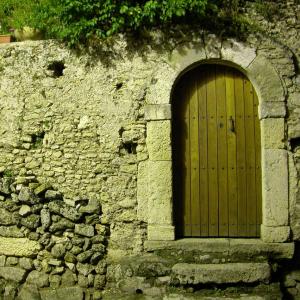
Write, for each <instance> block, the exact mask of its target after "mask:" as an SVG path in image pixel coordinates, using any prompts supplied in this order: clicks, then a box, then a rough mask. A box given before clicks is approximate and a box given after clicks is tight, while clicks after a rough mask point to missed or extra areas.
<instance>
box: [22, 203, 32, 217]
mask: <svg viewBox="0 0 300 300" xmlns="http://www.w3.org/2000/svg"><path fill="white" fill-rule="evenodd" d="M30 213H31V208H30V206H29V205H26V204H24V205H22V206H21V207H20V210H19V215H20V216H22V217H26V216H28V215H29V214H30Z"/></svg>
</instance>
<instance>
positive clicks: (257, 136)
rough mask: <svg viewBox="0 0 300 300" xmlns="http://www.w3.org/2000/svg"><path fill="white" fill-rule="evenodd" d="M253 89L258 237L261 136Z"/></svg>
mask: <svg viewBox="0 0 300 300" xmlns="http://www.w3.org/2000/svg"><path fill="white" fill-rule="evenodd" d="M252 89H253V95H254V117H255V119H254V123H255V181H256V236H257V237H259V236H260V226H261V223H262V188H261V135H260V122H259V119H258V98H257V94H256V92H255V90H254V88H253V87H252Z"/></svg>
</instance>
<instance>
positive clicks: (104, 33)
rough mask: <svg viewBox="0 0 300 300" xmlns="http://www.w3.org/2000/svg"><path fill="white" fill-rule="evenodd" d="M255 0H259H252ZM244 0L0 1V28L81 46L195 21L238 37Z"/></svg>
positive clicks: (244, 29)
mask: <svg viewBox="0 0 300 300" xmlns="http://www.w3.org/2000/svg"><path fill="white" fill-rule="evenodd" d="M255 1H258V0H255ZM244 2H245V0H160V1H158V0H123V1H120V0H1V1H0V25H1V29H0V30H1V31H2V32H5V31H8V30H9V29H10V28H22V27H23V26H30V27H34V28H37V29H40V30H42V31H43V32H44V34H45V37H50V38H59V39H62V40H64V41H66V42H67V43H68V44H69V45H76V44H78V43H81V44H82V43H83V44H85V43H86V42H87V41H88V40H90V39H94V38H106V37H109V36H112V35H114V34H116V33H121V32H133V33H135V32H139V31H142V30H145V29H151V28H160V29H163V30H168V28H170V27H172V26H173V25H174V24H196V25H197V26H198V27H199V26H200V27H201V28H204V29H209V30H213V31H217V32H218V33H221V34H226V35H234V36H239V37H242V36H243V35H244V34H246V33H247V31H248V29H249V24H248V22H247V20H246V19H245V18H244V17H243V15H242V13H241V11H240V9H241V7H243V4H244Z"/></svg>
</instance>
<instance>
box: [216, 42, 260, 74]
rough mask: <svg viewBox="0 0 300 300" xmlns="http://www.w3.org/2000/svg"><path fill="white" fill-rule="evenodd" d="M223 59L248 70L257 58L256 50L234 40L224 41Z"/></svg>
mask: <svg viewBox="0 0 300 300" xmlns="http://www.w3.org/2000/svg"><path fill="white" fill-rule="evenodd" d="M221 56H222V59H224V60H228V61H231V62H234V63H236V64H237V65H239V66H241V67H242V68H247V67H248V66H249V65H250V63H251V62H252V61H253V60H254V59H255V57H256V49H255V48H250V47H248V46H247V45H245V44H244V43H240V42H237V41H235V40H233V39H228V40H226V41H223V43H222V48H221Z"/></svg>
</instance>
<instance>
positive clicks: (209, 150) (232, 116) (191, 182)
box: [172, 65, 262, 237]
mask: <svg viewBox="0 0 300 300" xmlns="http://www.w3.org/2000/svg"><path fill="white" fill-rule="evenodd" d="M172 100H173V106H172V107H173V123H172V146H173V178H174V187H173V190H174V194H173V198H174V217H175V225H176V233H177V236H178V237H259V235H260V224H261V201H262V200H261V145H260V126H259V120H258V115H257V114H258V99H257V95H256V93H255V90H254V88H253V86H252V84H251V83H250V81H249V80H248V79H247V78H246V77H245V76H244V75H243V74H242V73H241V72H239V71H237V70H235V69H233V68H231V67H227V66H222V65H201V66H199V67H198V68H195V69H193V70H191V71H189V72H187V73H186V74H185V75H184V76H182V78H181V79H180V81H179V82H178V84H177V85H176V87H175V89H174V92H173V99H172Z"/></svg>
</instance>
